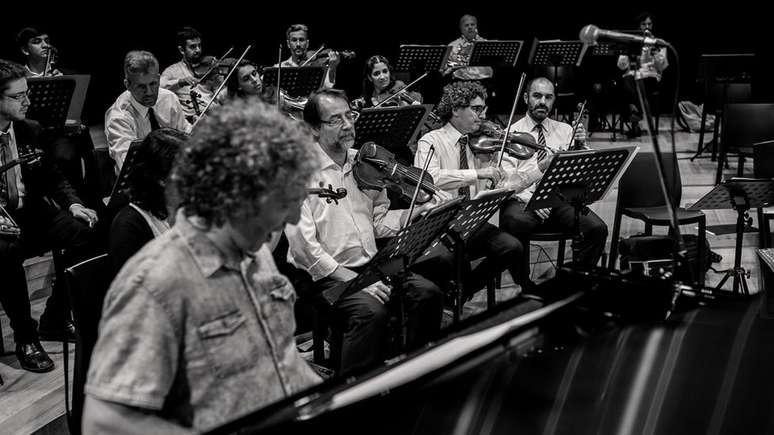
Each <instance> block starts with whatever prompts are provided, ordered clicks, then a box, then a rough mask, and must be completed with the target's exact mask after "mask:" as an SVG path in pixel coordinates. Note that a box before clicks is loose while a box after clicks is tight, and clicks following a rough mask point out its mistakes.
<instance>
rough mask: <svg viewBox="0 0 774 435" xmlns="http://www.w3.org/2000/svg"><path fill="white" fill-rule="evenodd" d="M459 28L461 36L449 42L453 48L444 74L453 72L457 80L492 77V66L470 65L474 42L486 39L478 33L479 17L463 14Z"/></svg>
mask: <svg viewBox="0 0 774 435" xmlns="http://www.w3.org/2000/svg"><path fill="white" fill-rule="evenodd" d="M459 28H460V37H459V38H457V39H455V40H454V41H452V42H450V43H449V46H451V48H452V50H451V53H449V60H448V63H447V64H446V69H445V70H444V74H451V75H452V76H453V77H454V78H455V79H457V80H483V79H487V78H490V77H492V67H488V66H468V62H469V61H470V55H471V53H472V50H473V42H475V41H486V39H484V38H482V37H481V35H479V34H478V18H476V17H474V16H473V15H467V14H466V15H463V16H462V17H461V18H460V23H459Z"/></svg>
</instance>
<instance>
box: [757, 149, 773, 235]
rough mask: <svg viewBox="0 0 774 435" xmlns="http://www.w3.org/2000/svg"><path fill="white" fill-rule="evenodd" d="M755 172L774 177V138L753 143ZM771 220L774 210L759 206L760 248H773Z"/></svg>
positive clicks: (763, 176)
mask: <svg viewBox="0 0 774 435" xmlns="http://www.w3.org/2000/svg"><path fill="white" fill-rule="evenodd" d="M753 172H754V176H755V178H774V140H769V141H765V142H759V143H756V144H754V145H753ZM771 220H774V211H766V210H765V209H764V208H762V207H758V231H759V236H760V240H759V247H760V248H771V224H770V223H769V222H770V221H771Z"/></svg>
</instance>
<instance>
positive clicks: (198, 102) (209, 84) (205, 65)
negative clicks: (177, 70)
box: [189, 56, 233, 118]
mask: <svg viewBox="0 0 774 435" xmlns="http://www.w3.org/2000/svg"><path fill="white" fill-rule="evenodd" d="M215 62H217V60H216V59H215V58H214V57H212V56H205V57H204V58H203V59H202V62H201V63H200V64H199V66H198V67H197V70H201V71H202V72H201V75H200V78H199V80H198V83H197V84H196V86H194V87H193V88H192V89H191V91H190V93H189V94H190V98H191V103H192V105H193V106H194V113H195V116H194V118H196V117H198V116H200V115H201V112H202V111H203V110H204V108H205V107H207V104H209V102H210V100H212V99H213V98H215V101H213V102H212V104H223V103H224V102H225V101H226V99H227V98H228V94H227V93H226V92H223V91H221V92H220V93H218V95H217V96H215V91H217V90H218V88H219V87H220V85H221V84H222V83H223V80H224V79H225V76H224V75H223V74H222V72H221V69H220V67H219V66H218V65H216V64H215ZM232 76H233V74H232Z"/></svg>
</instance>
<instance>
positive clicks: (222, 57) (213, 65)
mask: <svg viewBox="0 0 774 435" xmlns="http://www.w3.org/2000/svg"><path fill="white" fill-rule="evenodd" d="M233 49H234V47H231V48H229V49H228V50H227V51H226V52H225V53H223V56H221V57H219V58H217V59H215V60H214V61H213V62H212V65H210V67H209V68H208V69H207V71H205V72H204V74H202V76H201V77H199V78H198V79H196V80H195V81H194V84H193V85H191V89H193V88H195V87H196V86H198V85H199V83H201V82H202V80H204V78H205V77H207V75H209V74H210V72H211V71H212V70H213V68H215V67H217V66H218V64H219V63H220V61H221V60H223V59H225V58H226V56H228V55H229V53H231V50H233Z"/></svg>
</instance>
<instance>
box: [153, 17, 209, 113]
mask: <svg viewBox="0 0 774 435" xmlns="http://www.w3.org/2000/svg"><path fill="white" fill-rule="evenodd" d="M176 39H177V51H178V52H180V55H181V56H182V59H180V61H179V62H176V63H173V64H172V65H170V66H168V67H166V68H165V69H164V72H162V73H161V79H160V81H159V85H160V86H161V87H162V88H164V89H167V90H170V91H172V92H174V93H175V95H177V98H178V100H179V101H180V105H181V106H182V107H183V113H185V116H186V117H189V119H190V118H192V117H193V116H195V115H196V112H195V110H194V107H193V102H192V101H191V86H193V85H195V84H196V82H197V76H196V74H195V70H196V67H198V66H199V63H200V62H201V61H202V57H203V55H202V35H201V34H200V33H199V32H198V31H197V30H196V29H194V28H193V27H183V28H182V29H180V30H178V32H177V37H176Z"/></svg>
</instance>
